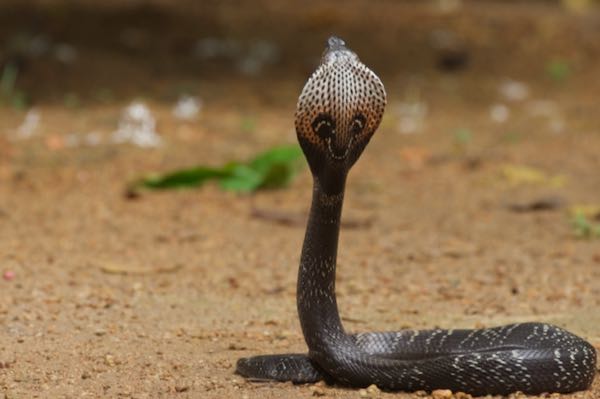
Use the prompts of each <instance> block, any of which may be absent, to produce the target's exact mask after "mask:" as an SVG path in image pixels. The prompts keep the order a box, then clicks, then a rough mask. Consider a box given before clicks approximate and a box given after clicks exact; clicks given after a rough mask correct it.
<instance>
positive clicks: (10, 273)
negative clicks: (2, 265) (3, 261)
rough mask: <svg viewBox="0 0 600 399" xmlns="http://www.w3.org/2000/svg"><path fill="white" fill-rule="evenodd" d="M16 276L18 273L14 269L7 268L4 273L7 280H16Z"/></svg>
mask: <svg viewBox="0 0 600 399" xmlns="http://www.w3.org/2000/svg"><path fill="white" fill-rule="evenodd" d="M15 277H16V274H15V272H14V271H12V270H6V271H5V272H4V273H2V278H3V279H4V280H6V281H11V280H14V278H15Z"/></svg>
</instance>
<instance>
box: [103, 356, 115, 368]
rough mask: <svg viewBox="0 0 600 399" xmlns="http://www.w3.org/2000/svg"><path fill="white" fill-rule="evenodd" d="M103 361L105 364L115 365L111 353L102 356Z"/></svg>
mask: <svg viewBox="0 0 600 399" xmlns="http://www.w3.org/2000/svg"><path fill="white" fill-rule="evenodd" d="M104 363H105V364H106V365H107V366H111V367H112V366H114V365H115V357H114V356H113V355H106V356H105V357H104Z"/></svg>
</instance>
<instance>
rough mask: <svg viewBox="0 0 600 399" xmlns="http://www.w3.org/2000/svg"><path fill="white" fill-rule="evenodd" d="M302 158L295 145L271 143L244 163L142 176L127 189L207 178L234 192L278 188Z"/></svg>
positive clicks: (193, 182)
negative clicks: (269, 148) (274, 144)
mask: <svg viewBox="0 0 600 399" xmlns="http://www.w3.org/2000/svg"><path fill="white" fill-rule="evenodd" d="M302 159H303V157H302V150H301V149H300V147H298V146H297V145H294V146H282V147H275V148H273V149H271V150H269V151H266V152H264V153H261V154H259V155H258V156H256V157H255V158H254V159H252V160H251V161H249V162H247V163H241V162H230V163H228V164H226V165H224V166H223V167H221V168H212V167H206V166H198V167H195V168H188V169H181V170H177V171H174V172H170V173H167V174H164V175H155V176H149V177H145V178H142V179H139V180H137V181H135V182H134V183H133V184H131V185H130V188H129V192H130V193H131V192H133V193H134V192H136V191H137V190H138V189H140V188H147V189H173V188H186V187H199V186H201V185H202V184H204V183H205V182H206V181H208V180H216V181H218V182H219V186H220V187H221V188H222V189H224V190H229V191H235V192H253V191H256V190H259V189H272V188H279V187H284V186H285V185H287V184H289V182H290V181H291V180H292V178H293V177H294V176H295V175H296V173H297V172H298V170H299V169H300V167H301V166H302V165H303V164H304V163H303V161H302Z"/></svg>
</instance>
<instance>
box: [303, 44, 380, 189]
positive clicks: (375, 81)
mask: <svg viewBox="0 0 600 399" xmlns="http://www.w3.org/2000/svg"><path fill="white" fill-rule="evenodd" d="M385 104H386V95H385V89H384V87H383V83H381V80H379V78H378V77H377V75H375V73H373V71H371V70H370V69H369V68H367V67H366V66H365V65H364V64H363V63H362V62H360V60H359V59H358V56H357V55H356V54H355V53H354V52H352V51H351V50H349V49H348V48H347V47H346V45H345V43H344V41H343V40H341V39H339V38H337V37H331V38H329V40H328V42H327V48H326V49H325V52H324V53H323V57H322V59H321V64H320V65H319V67H318V68H317V70H316V71H315V72H314V73H313V74H312V76H311V77H310V78H309V79H308V82H306V85H305V86H304V89H303V90H302V93H301V94H300V98H299V99H298V105H297V109H296V119H295V125H296V133H297V135H298V141H299V142H300V146H301V147H302V150H303V151H304V154H305V155H306V158H307V160H308V163H309V165H310V167H311V171H312V173H313V175H314V176H315V177H317V178H319V179H320V180H321V181H323V180H332V179H333V180H335V176H334V175H339V174H343V175H345V174H346V173H347V172H348V171H349V170H350V168H351V167H352V165H354V163H355V162H356V161H357V160H358V158H359V157H360V154H361V153H362V151H363V150H364V148H365V146H366V145H367V143H368V142H369V140H370V139H371V136H373V133H375V130H377V127H378V126H379V123H380V122H381V118H382V116H383V111H384V109H385Z"/></svg>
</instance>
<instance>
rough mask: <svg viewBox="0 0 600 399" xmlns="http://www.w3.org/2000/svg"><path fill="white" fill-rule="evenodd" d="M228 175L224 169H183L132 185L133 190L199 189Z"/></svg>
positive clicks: (147, 178)
mask: <svg viewBox="0 0 600 399" xmlns="http://www.w3.org/2000/svg"><path fill="white" fill-rule="evenodd" d="M227 174H228V172H227V171H225V170H224V169H218V168H208V167H203V166H199V167H195V168H190V169H181V170H177V171H174V172H171V173H167V174H164V175H151V176H148V177H144V178H142V179H140V180H138V181H136V182H134V183H133V184H132V186H131V187H132V188H133V189H135V188H139V187H144V188H150V189H158V190H161V189H173V188H182V187H198V186H201V185H202V184H204V183H205V182H206V181H207V180H210V179H215V178H219V177H223V176H226V175H227Z"/></svg>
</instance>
